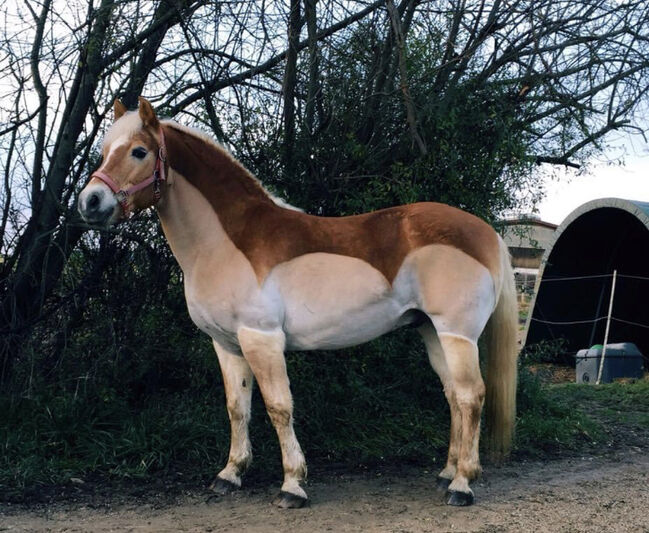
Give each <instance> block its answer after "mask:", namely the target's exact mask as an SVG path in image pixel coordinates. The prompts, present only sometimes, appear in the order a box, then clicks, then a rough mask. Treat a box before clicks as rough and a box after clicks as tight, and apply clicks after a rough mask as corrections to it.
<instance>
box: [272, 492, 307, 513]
mask: <svg viewBox="0 0 649 533" xmlns="http://www.w3.org/2000/svg"><path fill="white" fill-rule="evenodd" d="M273 505H276V506H277V507H279V508H280V509H300V508H301V507H306V506H308V505H309V500H308V499H307V498H303V497H302V496H297V495H296V494H291V493H290V492H285V491H281V492H280V493H279V495H278V496H277V498H275V499H274V500H273Z"/></svg>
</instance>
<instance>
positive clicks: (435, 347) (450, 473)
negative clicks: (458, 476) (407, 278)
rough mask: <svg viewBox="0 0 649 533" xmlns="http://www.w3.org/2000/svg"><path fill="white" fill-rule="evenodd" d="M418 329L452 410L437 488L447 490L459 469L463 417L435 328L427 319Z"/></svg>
mask: <svg viewBox="0 0 649 533" xmlns="http://www.w3.org/2000/svg"><path fill="white" fill-rule="evenodd" d="M418 331H419V333H420V334H421V336H422V338H423V340H424V344H425V345H426V351H427V352H428V359H429V361H430V364H431V366H432V367H433V370H435V372H436V373H437V375H438V376H439V379H440V380H441V382H442V386H443V387H444V395H445V396H446V400H447V401H448V405H449V407H450V411H451V432H450V438H449V446H448V457H447V459H446V466H445V467H444V469H443V470H442V471H441V472H440V473H439V474H438V475H437V488H438V489H439V490H441V491H443V492H446V491H447V490H448V487H449V485H450V484H451V481H453V478H454V477H455V472H456V471H457V460H458V456H459V454H460V442H461V438H462V417H461V415H460V410H459V407H458V405H457V403H456V402H455V396H454V394H453V380H452V379H451V375H450V371H449V369H448V366H447V364H446V358H445V356H444V350H443V349H442V345H441V344H440V342H439V337H438V336H437V332H436V331H435V328H434V327H433V325H432V323H431V322H430V321H426V323H425V324H423V325H422V326H421V327H420V328H419V329H418Z"/></svg>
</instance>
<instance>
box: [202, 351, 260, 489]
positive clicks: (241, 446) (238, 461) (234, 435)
mask: <svg viewBox="0 0 649 533" xmlns="http://www.w3.org/2000/svg"><path fill="white" fill-rule="evenodd" d="M214 349H215V350H216V355H217V356H218V359H219V365H220V366H221V372H222V373H223V385H224V387H225V398H226V405H227V408H228V416H229V417H230V430H231V440H230V455H229V458H228V463H227V465H225V468H224V469H223V470H221V472H219V473H218V475H217V476H216V479H215V480H214V483H212V486H211V487H210V488H211V489H212V490H213V491H214V492H216V493H218V494H227V493H228V492H231V491H232V490H234V489H238V488H239V487H241V475H242V474H243V472H244V471H245V470H246V468H247V467H248V465H249V464H250V461H251V460H252V451H251V450H252V449H251V446H250V438H249V437H248V423H249V422H250V402H251V396H252V386H253V381H254V378H253V375H252V371H251V370H250V365H248V362H247V361H246V360H245V359H244V358H243V357H242V356H240V355H235V354H232V353H230V352H228V351H227V350H225V349H224V348H223V347H222V346H220V345H219V344H218V343H217V342H216V341H214Z"/></svg>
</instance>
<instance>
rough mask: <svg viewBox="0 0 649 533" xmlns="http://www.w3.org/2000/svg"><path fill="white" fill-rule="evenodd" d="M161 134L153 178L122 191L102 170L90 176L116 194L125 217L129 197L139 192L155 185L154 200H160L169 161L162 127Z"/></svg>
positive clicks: (150, 177)
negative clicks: (161, 183)
mask: <svg viewBox="0 0 649 533" xmlns="http://www.w3.org/2000/svg"><path fill="white" fill-rule="evenodd" d="M159 134H160V148H159V149H158V157H157V158H156V161H155V168H154V169H153V174H151V176H149V177H148V178H147V179H145V180H144V181H141V182H140V183H137V184H135V185H133V186H131V187H129V188H128V189H120V188H119V185H117V183H116V182H115V180H114V179H113V178H111V177H110V176H109V175H108V174H106V173H105V172H103V171H101V170H95V172H93V173H92V175H91V176H90V179H92V178H97V179H100V180H101V181H103V182H104V183H105V184H106V185H108V187H109V188H110V190H111V191H113V193H115V199H116V200H117V201H118V202H119V205H121V206H122V212H123V215H124V217H126V216H127V215H128V212H129V209H128V203H127V201H126V200H127V199H128V197H129V196H131V195H132V194H134V193H136V192H138V191H141V190H142V189H145V188H146V187H148V186H149V185H151V184H153V198H154V199H155V201H156V202H157V201H158V200H160V182H162V181H165V180H166V179H167V175H166V170H165V162H166V161H167V148H166V146H165V137H164V132H163V131H162V126H160V130H159Z"/></svg>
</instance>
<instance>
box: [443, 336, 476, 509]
mask: <svg viewBox="0 0 649 533" xmlns="http://www.w3.org/2000/svg"><path fill="white" fill-rule="evenodd" d="M438 336H439V340H440V344H441V347H442V350H443V351H444V356H445V360H446V367H447V369H448V376H449V379H450V383H451V388H452V392H451V395H452V397H453V402H454V403H455V404H456V406H457V410H458V411H459V415H460V417H459V418H460V424H459V425H460V434H461V437H460V443H459V453H458V457H457V469H456V472H455V476H454V477H453V481H451V483H450V485H449V487H448V493H447V495H448V500H447V503H448V504H450V505H471V504H472V503H473V501H474V497H473V491H472V490H471V488H470V487H469V482H470V481H472V480H474V479H476V478H477V477H478V476H479V475H480V473H481V470H482V469H481V468H480V459H479V455H478V442H479V438H480V414H481V412H482V405H483V402H484V396H485V386H484V382H483V381H482V376H481V375H480V365H479V361H478V346H477V344H476V342H475V341H474V340H472V339H469V338H467V337H464V336H462V335H456V334H453V333H447V332H441V333H438Z"/></svg>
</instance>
